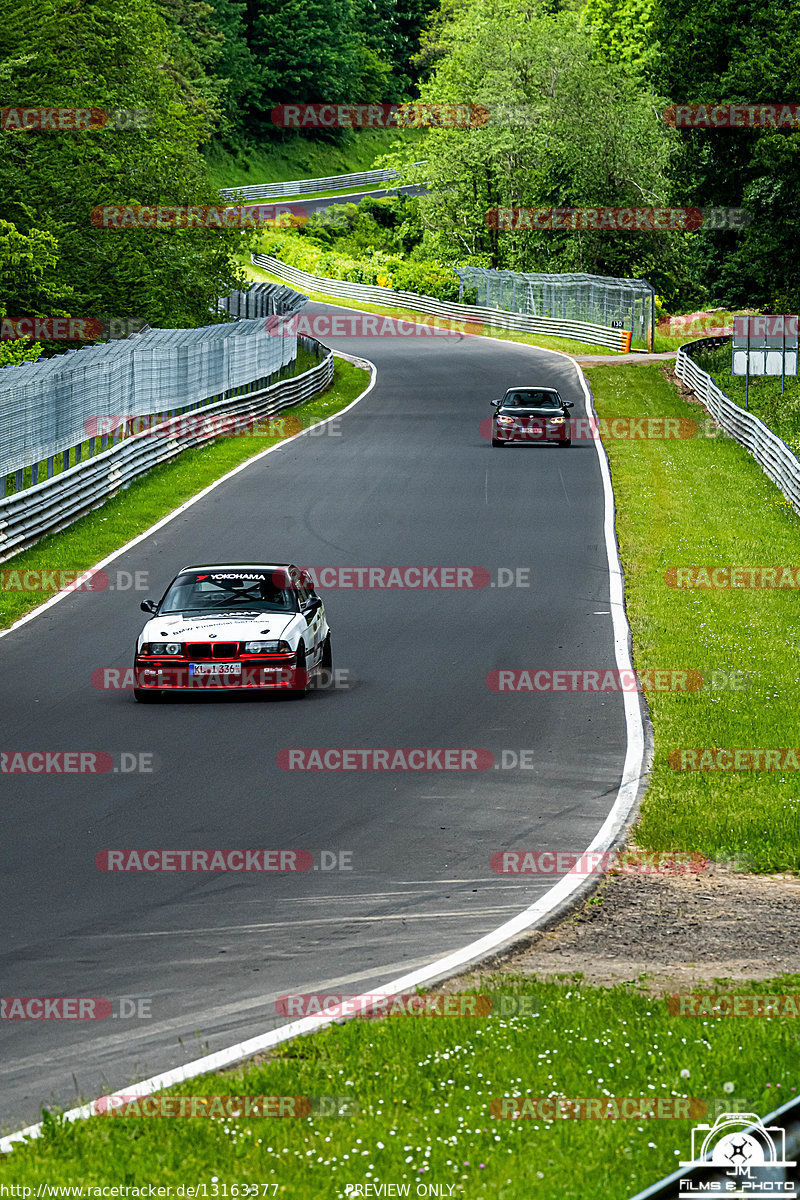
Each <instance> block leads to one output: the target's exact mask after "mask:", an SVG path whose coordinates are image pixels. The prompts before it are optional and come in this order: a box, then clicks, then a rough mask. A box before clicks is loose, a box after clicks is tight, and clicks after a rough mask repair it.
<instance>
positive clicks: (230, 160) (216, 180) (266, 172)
mask: <svg viewBox="0 0 800 1200" xmlns="http://www.w3.org/2000/svg"><path fill="white" fill-rule="evenodd" d="M425 132H426V131H425V130H424V129H420V130H413V129H411V130H392V129H361V130H358V131H352V132H348V133H347V134H346V135H345V136H344V137H342V139H341V140H340V141H337V142H325V141H317V140H313V139H311V138H308V137H304V136H302V135H301V134H298V135H297V136H296V137H288V138H287V139H286V140H285V141H275V142H264V143H263V144H262V145H260V146H257V147H248V148H241V149H238V150H235V151H234V150H226V149H225V148H224V147H222V146H221V145H220V143H219V142H212V144H211V146H210V147H209V148H208V149H207V151H206V155H205V157H206V164H207V169H208V175H209V178H210V180H211V182H212V184H213V185H214V186H215V187H219V188H229V187H247V186H250V185H252V184H256V183H283V182H284V181H285V180H287V179H323V178H325V177H326V176H328V175H352V174H353V173H354V172H355V171H370V170H372V168H373V166H374V164H375V161H376V159H378V158H380V156H381V155H383V154H388V153H390V152H391V151H392V150H394V149H395V148H396V147H397V146H398V144H399V142H398V139H399V138H403V139H405V141H406V142H408V140H409V139H411V140H413V141H419V142H420V143H422V140H423V139H424V137H425ZM423 157H424V155H423Z"/></svg>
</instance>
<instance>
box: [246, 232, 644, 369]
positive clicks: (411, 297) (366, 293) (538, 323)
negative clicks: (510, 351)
mask: <svg viewBox="0 0 800 1200" xmlns="http://www.w3.org/2000/svg"><path fill="white" fill-rule="evenodd" d="M252 261H253V263H254V264H255V265H256V266H257V267H262V268H263V269H264V270H265V271H269V273H270V274H271V275H277V276H278V278H279V279H282V280H283V281H284V282H285V283H289V284H291V285H292V286H293V287H300V288H302V289H303V290H304V291H315V292H322V293H324V294H325V295H328V296H336V297H339V298H341V299H346V300H361V301H362V302H364V303H367V304H385V305H397V306H400V307H402V308H410V309H413V310H414V311H416V312H424V313H429V314H431V315H433V316H436V317H449V318H452V319H453V320H457V321H465V322H468V323H470V324H473V325H482V326H486V327H488V328H491V329H503V330H511V331H517V332H520V333H542V334H547V335H548V337H561V338H572V339H573V340H574V341H578V342H585V343H586V344H587V345H591V346H607V347H608V348H609V349H611V350H619V351H621V352H624V351H626V350H630V334H628V333H625V332H623V331H622V330H619V329H608V328H606V327H605V326H603V325H591V324H589V322H588V321H555V320H551V319H550V318H549V317H529V316H525V315H523V314H521V313H512V312H504V311H502V310H501V309H495V308H479V307H478V306H477V305H474V304H451V303H449V302H447V301H444V300H436V299H435V298H434V297H433V296H420V295H418V294H417V293H416V292H402V291H395V289H393V288H386V287H379V286H378V285H371V284H366V283H348V282H347V281H346V280H343V279H326V278H324V277H323V276H321V275H310V274H309V273H308V272H307V271H298V270H297V268H296V267H290V266H288V265H287V264H286V263H283V262H281V261H280V259H277V258H273V256H272V255H271V254H253V255H252Z"/></svg>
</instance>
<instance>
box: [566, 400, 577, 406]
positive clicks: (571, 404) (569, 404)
mask: <svg viewBox="0 0 800 1200" xmlns="http://www.w3.org/2000/svg"><path fill="white" fill-rule="evenodd" d="M574 407H575V405H574V404H573V403H572V401H571V400H565V401H564V408H574Z"/></svg>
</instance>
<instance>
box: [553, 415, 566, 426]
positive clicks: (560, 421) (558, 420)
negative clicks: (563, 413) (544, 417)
mask: <svg viewBox="0 0 800 1200" xmlns="http://www.w3.org/2000/svg"><path fill="white" fill-rule="evenodd" d="M565 420H566V417H551V418H550V424H551V425H563V424H564V421H565Z"/></svg>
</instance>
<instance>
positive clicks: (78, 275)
mask: <svg viewBox="0 0 800 1200" xmlns="http://www.w3.org/2000/svg"><path fill="white" fill-rule="evenodd" d="M176 29H177V27H176V26H175V25H171V24H170V23H169V22H168V21H167V20H166V19H165V18H164V16H163V14H162V12H161V11H160V9H159V8H158V7H157V6H156V4H155V3H152V2H151V0H91V2H89V3H86V4H85V5H82V6H79V7H77V8H76V7H75V6H74V4H72V2H71V0H44V2H43V4H42V5H39V4H38V3H37V4H36V5H34V4H33V3H32V0H25V7H24V8H23V11H22V13H21V14H20V19H19V21H18V23H17V24H15V26H14V29H13V31H11V32H8V31H7V32H6V34H5V37H6V38H7V39H8V42H7V44H8V43H10V44H8V50H9V56H8V58H7V59H6V62H5V79H4V102H5V103H7V104H10V105H25V106H33V105H49V106H62V107H81V108H87V107H101V108H106V109H113V108H136V109H140V110H145V111H147V112H148V113H149V114H150V115H151V122H150V125H149V126H148V127H147V128H145V129H137V128H130V129H125V130H118V129H116V128H113V127H110V126H106V127H104V128H102V129H97V130H94V131H77V132H71V133H70V132H66V133H45V132H34V131H24V130H22V131H19V130H5V131H3V132H1V133H0V217H2V218H4V219H6V220H8V221H10V222H11V223H12V224H13V225H15V226H16V227H17V229H19V230H20V232H21V233H23V234H25V235H29V234H30V233H31V231H32V230H34V229H37V230H44V231H46V232H48V233H49V234H51V235H52V237H53V238H54V240H55V242H56V243H57V245H58V252H59V263H58V268H57V271H58V276H59V278H60V279H61V280H62V282H68V283H69V285H70V287H71V288H72V297H71V305H70V307H71V310H72V315H75V316H117V317H123V318H124V317H139V318H143V319H145V320H147V321H148V322H149V323H150V324H151V325H164V326H168V325H173V326H182V325H183V326H185V325H199V324H208V323H209V321H210V320H213V316H212V315H211V314H212V308H213V305H214V301H215V299H216V297H217V296H219V295H220V294H222V293H223V292H225V291H227V290H230V288H231V287H232V286H233V285H234V281H235V279H236V277H237V273H236V271H235V270H234V269H233V267H232V265H231V250H232V249H233V248H234V247H235V246H236V245H237V244H238V239H239V238H240V237H241V235H239V234H235V233H227V232H222V233H220V232H217V231H214V230H211V229H207V230H206V229H197V230H191V231H177V232H173V231H163V232H157V233H154V232H150V231H147V230H141V231H135V230H127V229H126V230H119V231H113V230H105V229H99V228H94V227H93V226H92V224H91V221H90V213H91V210H92V209H93V208H94V207H96V206H100V205H104V204H105V205H125V204H137V203H138V204H148V205H153V204H202V203H208V202H213V201H215V200H216V199H217V197H216V196H215V195H214V194H213V192H212V191H211V189H210V188H209V185H208V183H207V181H206V177H205V169H204V164H203V160H202V157H201V155H200V151H199V148H200V146H201V145H202V143H203V142H204V141H205V140H206V139H207V138H208V137H209V136H210V133H211V130H212V128H213V112H212V102H211V100H210V98H209V94H208V92H207V89H205V88H204V85H202V71H201V70H200V69H199V68H198V70H197V71H194V72H193V71H191V70H189V68H188V66H186V65H185V66H184V69H183V70H182V69H180V68H179V65H178V64H176V63H175V61H174V59H173V58H172V57H171V52H172V50H173V49H174V48H175V46H176V44H177V43H178V42H180V41H181V37H179V35H178V33H177V32H176ZM181 36H183V39H184V40H183V41H182V42H181V44H182V45H183V47H184V50H185V51H186V55H187V56H188V49H187V47H188V46H189V44H190V41H191V39H190V38H189V36H188V34H186V33H184V35H181ZM187 62H188V58H187ZM184 76H186V78H184V80H183V82H181V79H182V78H183V77H184ZM189 76H193V79H194V82H193V81H192V78H189ZM89 80H91V83H88V82H86V81H89ZM198 85H202V86H198Z"/></svg>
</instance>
